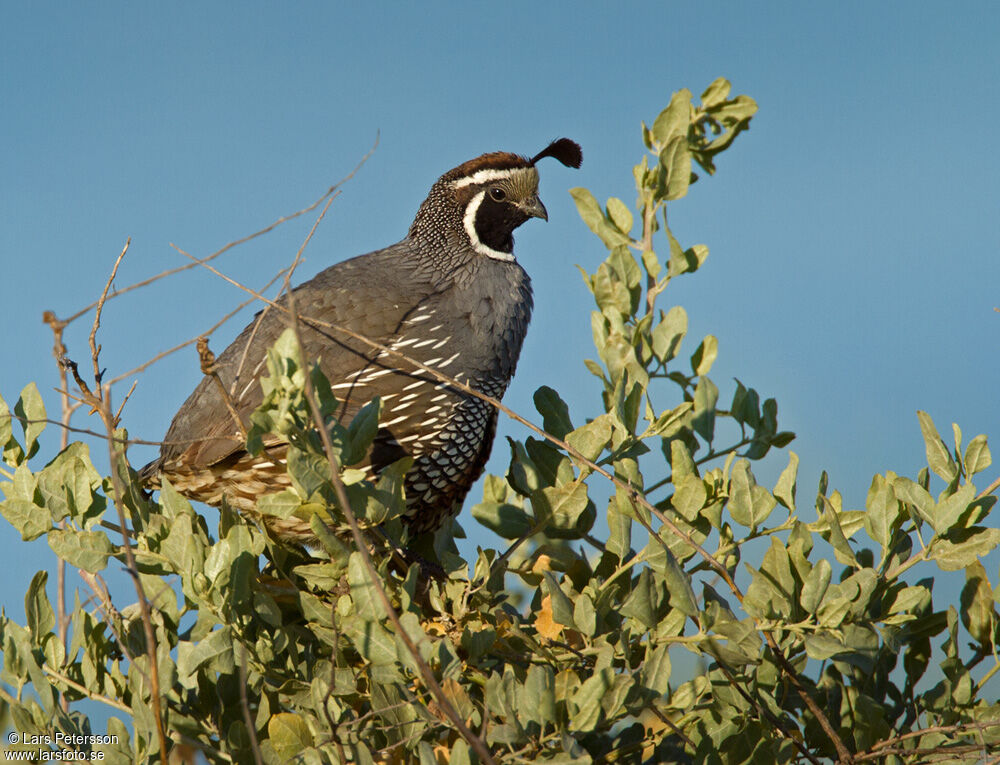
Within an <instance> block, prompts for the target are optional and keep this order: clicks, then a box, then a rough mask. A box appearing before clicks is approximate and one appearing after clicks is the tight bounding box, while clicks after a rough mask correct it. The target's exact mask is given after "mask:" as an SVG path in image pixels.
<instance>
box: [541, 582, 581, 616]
mask: <svg viewBox="0 0 1000 765" xmlns="http://www.w3.org/2000/svg"><path fill="white" fill-rule="evenodd" d="M542 576H543V577H544V578H545V585H546V587H545V589H546V590H547V591H548V593H549V597H550V598H551V599H552V601H551V602H552V618H553V619H554V620H555V621H557V622H558V623H559V624H561V625H563V626H564V627H571V628H573V629H576V622H575V621H573V601H572V600H570V599H569V596H568V595H567V594H566V593H565V592H563V589H562V588H561V587H560V586H559V582H557V581H556V577H555V575H554V574H553V573H552V572H551V571H543V572H542Z"/></svg>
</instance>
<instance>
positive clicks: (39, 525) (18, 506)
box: [0, 497, 52, 542]
mask: <svg viewBox="0 0 1000 765" xmlns="http://www.w3.org/2000/svg"><path fill="white" fill-rule="evenodd" d="M0 513H2V514H3V517H4V518H6V519H7V521H8V522H9V523H10V525H11V526H13V527H14V528H15V529H17V530H18V531H20V532H21V539H23V540H24V541H25V542H30V541H31V540H32V539H38V537H40V536H41V535H42V534H44V533H45V532H47V531H48V530H49V529H51V528H52V518H51V516H50V515H49V513H48V512H47V511H46V510H45V508H42V507H39V506H38V505H36V504H35V503H34V502H29V501H28V500H26V499H21V498H19V497H12V498H11V499H5V500H4V501H3V502H0Z"/></svg>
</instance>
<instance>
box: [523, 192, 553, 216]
mask: <svg viewBox="0 0 1000 765" xmlns="http://www.w3.org/2000/svg"><path fill="white" fill-rule="evenodd" d="M518 207H519V208H520V209H521V212H523V213H524V214H525V215H527V216H528V217H529V218H541V219H542V220H546V221H547V220H548V219H549V213H548V211H547V210H546V209H545V205H543V204H542V200H541V199H539V198H538V195H537V194H534V195H533V196H530V197H528V198H527V199H525V200H524V201H523V202H521V204H519V205H518Z"/></svg>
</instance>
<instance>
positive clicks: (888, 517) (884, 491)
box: [865, 475, 899, 548]
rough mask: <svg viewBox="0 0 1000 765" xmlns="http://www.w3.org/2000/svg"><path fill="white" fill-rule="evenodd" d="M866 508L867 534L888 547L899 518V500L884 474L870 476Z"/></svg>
mask: <svg viewBox="0 0 1000 765" xmlns="http://www.w3.org/2000/svg"><path fill="white" fill-rule="evenodd" d="M867 508H868V513H867V514H866V515H865V528H866V529H867V531H868V535H869V536H870V537H871V538H872V539H874V540H875V541H876V542H878V543H879V544H880V545H881V546H882V547H883V548H885V547H888V546H889V541H890V540H891V539H892V535H893V531H894V530H895V528H896V525H897V521H898V520H899V502H898V501H897V499H896V493H895V492H894V491H893V488H892V484H891V483H889V482H888V481H887V480H886V479H885V477H884V476H881V475H876V476H875V477H874V478H872V485H871V488H870V489H869V490H868V502H867Z"/></svg>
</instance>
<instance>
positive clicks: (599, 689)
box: [569, 668, 615, 733]
mask: <svg viewBox="0 0 1000 765" xmlns="http://www.w3.org/2000/svg"><path fill="white" fill-rule="evenodd" d="M614 681H615V675H614V672H612V671H611V670H610V669H608V668H605V669H600V670H598V671H596V672H595V673H594V674H593V675H591V676H590V677H589V678H587V679H586V680H585V681H584V682H583V684H582V685H581V686H580V687H579V688H578V689H577V690H576V693H574V694H573V697H572V699H570V708H571V710H572V712H571V715H570V723H569V724H570V729H571V730H573V731H574V732H579V733H585V732H587V731H591V730H593V729H594V728H596V727H597V723H598V720H600V716H601V700H602V699H603V698H604V695H605V694H606V693H607V692H608V690H610V688H611V687H612V686H613V685H614Z"/></svg>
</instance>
